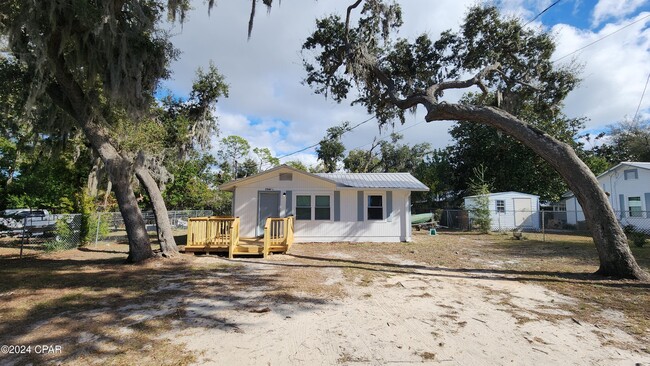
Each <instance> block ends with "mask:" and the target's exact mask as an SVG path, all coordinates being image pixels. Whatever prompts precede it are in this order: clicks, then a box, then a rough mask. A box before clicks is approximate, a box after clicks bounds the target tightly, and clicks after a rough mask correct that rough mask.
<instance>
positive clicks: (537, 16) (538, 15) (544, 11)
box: [524, 0, 562, 27]
mask: <svg viewBox="0 0 650 366" xmlns="http://www.w3.org/2000/svg"><path fill="white" fill-rule="evenodd" d="M560 1H562V0H557V1H556V2H554V3H553V4H551V5H549V6H548V7H546V9H544V10H542V11H541V12H540V13H539V14H537V15H535V17H534V18H533V19H531V20H529V21H528V23H526V24H524V27H525V26H527V25H528V24H530V23H532V22H534V21H535V19H537V18H539V17H540V16H541V15H542V14H544V13H546V11H547V10H548V9H550V8H552V7H554V6H555V5H557V3H559V2H560Z"/></svg>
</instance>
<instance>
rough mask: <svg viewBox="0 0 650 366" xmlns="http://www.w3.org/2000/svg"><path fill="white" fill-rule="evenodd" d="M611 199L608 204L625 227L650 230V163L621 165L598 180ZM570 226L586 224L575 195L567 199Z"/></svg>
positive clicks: (566, 196)
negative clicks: (583, 222)
mask: <svg viewBox="0 0 650 366" xmlns="http://www.w3.org/2000/svg"><path fill="white" fill-rule="evenodd" d="M597 179H598V183H600V186H601V187H602V188H603V190H604V191H605V193H606V194H607V195H608V196H609V203H610V205H612V209H613V210H614V212H615V213H616V216H617V217H618V218H619V221H620V222H621V224H622V225H624V226H625V225H633V226H635V227H637V228H638V229H641V230H643V231H647V230H649V229H650V163H645V162H629V161H626V162H622V163H620V164H618V165H616V166H615V167H613V168H611V169H609V170H607V171H606V172H604V173H603V174H601V175H599V176H598V177H597ZM564 197H565V199H564V203H565V204H566V211H567V223H568V224H571V225H576V224H578V223H579V222H582V221H585V215H584V213H583V212H582V207H580V204H579V203H578V200H577V199H576V198H575V196H574V195H573V193H571V192H569V193H567V194H565V195H564Z"/></svg>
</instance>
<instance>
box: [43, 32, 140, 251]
mask: <svg viewBox="0 0 650 366" xmlns="http://www.w3.org/2000/svg"><path fill="white" fill-rule="evenodd" d="M60 45H61V38H60V34H55V35H53V36H52V37H51V39H50V42H48V54H49V57H50V59H52V60H55V62H54V70H53V71H54V79H55V80H56V83H52V84H50V85H49V86H48V87H47V94H48V96H50V98H51V99H52V100H53V101H54V103H55V104H56V105H57V106H58V107H59V108H61V109H62V110H63V111H65V112H66V113H68V114H69V115H70V116H71V117H73V119H74V120H75V121H77V123H78V124H79V127H81V129H82V130H83V132H84V135H85V136H86V139H88V141H89V142H90V145H91V146H92V147H93V149H95V151H97V153H98V155H99V157H100V158H101V159H102V161H103V162H104V165H105V166H106V170H107V171H108V176H109V178H110V180H111V182H113V191H114V192H115V198H116V199H117V203H118V206H119V208H120V212H121V213H122V218H123V219H124V225H125V228H126V234H127V236H128V240H129V256H128V258H127V261H129V262H134V263H135V262H140V261H143V260H145V259H147V258H151V257H153V251H152V250H151V243H150V242H149V236H148V234H147V230H146V229H145V225H144V219H143V218H142V213H141V212H140V208H139V207H138V202H137V200H136V198H135V194H134V193H133V189H132V188H131V176H132V171H131V168H132V164H131V162H130V161H128V160H127V159H125V158H124V157H123V156H121V155H120V154H119V152H118V151H117V149H115V147H114V146H113V145H112V144H111V142H110V139H109V136H108V133H107V131H106V129H105V128H104V127H102V126H101V124H100V123H98V122H97V119H98V118H100V116H97V115H96V114H95V113H94V112H95V111H94V108H93V104H92V103H91V102H90V101H89V100H88V99H87V97H86V94H85V93H84V91H83V89H82V88H81V86H80V85H79V84H78V83H77V81H76V80H75V78H74V76H73V75H72V73H70V71H68V70H67V68H66V64H65V59H64V58H63V55H62V54H61V53H60Z"/></svg>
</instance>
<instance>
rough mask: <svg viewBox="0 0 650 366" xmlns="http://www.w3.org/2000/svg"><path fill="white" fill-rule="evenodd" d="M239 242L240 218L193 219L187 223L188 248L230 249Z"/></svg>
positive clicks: (211, 217)
mask: <svg viewBox="0 0 650 366" xmlns="http://www.w3.org/2000/svg"><path fill="white" fill-rule="evenodd" d="M238 242H239V217H219V216H210V217H193V218H190V219H189V221H188V223H187V244H186V245H185V247H186V248H192V247H200V248H207V249H210V248H215V249H216V248H220V247H221V248H226V247H227V248H230V247H232V246H233V245H236V244H237V243H238Z"/></svg>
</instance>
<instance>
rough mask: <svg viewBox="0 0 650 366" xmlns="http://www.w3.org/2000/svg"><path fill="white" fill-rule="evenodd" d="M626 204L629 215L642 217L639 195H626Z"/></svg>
mask: <svg viewBox="0 0 650 366" xmlns="http://www.w3.org/2000/svg"><path fill="white" fill-rule="evenodd" d="M627 205H628V210H629V214H630V217H643V211H642V210H641V197H628V199H627Z"/></svg>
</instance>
